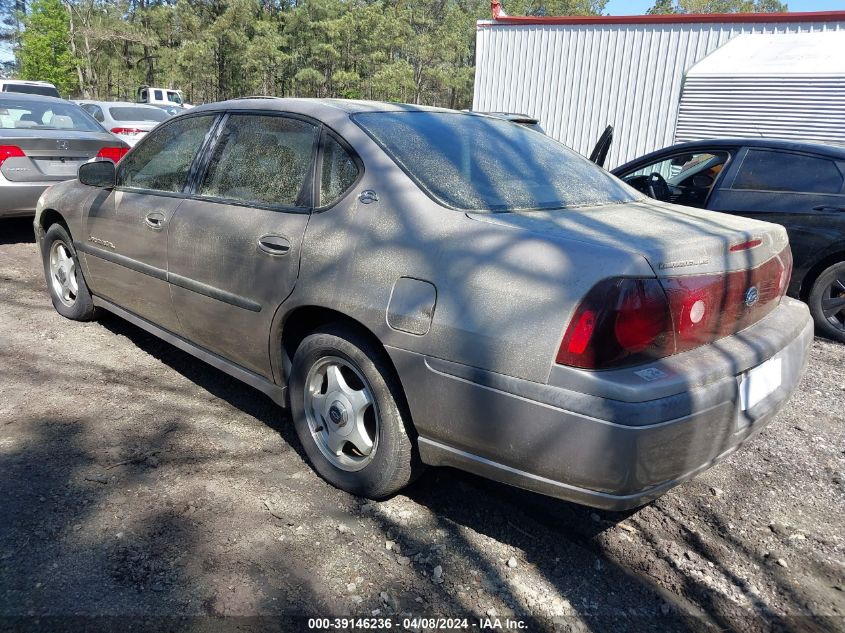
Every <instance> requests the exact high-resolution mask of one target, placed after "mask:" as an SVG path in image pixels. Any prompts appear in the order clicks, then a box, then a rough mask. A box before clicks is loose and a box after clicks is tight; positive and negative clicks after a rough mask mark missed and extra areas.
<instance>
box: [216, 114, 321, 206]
mask: <svg viewBox="0 0 845 633" xmlns="http://www.w3.org/2000/svg"><path fill="white" fill-rule="evenodd" d="M316 140H317V126H315V125H313V124H311V123H308V122H306V121H300V120H299V119H289V118H286V117H281V116H267V115H240V114H235V115H231V116H230V117H229V119H228V120H227V121H226V126H225V128H224V129H223V132H222V134H221V136H220V140H219V141H218V143H217V146H216V147H215V148H214V154H213V155H212V157H211V162H210V163H209V166H208V171H207V172H206V175H205V178H204V179H203V182H202V187H201V189H200V195H202V196H209V197H212V198H224V199H227V200H235V201H238V202H246V203H252V204H259V205H271V206H281V207H305V206H308V205H309V204H310V200H309V198H310V196H309V195H308V193H309V191H308V189H309V187H308V186H307V183H309V182H311V179H310V178H309V176H310V173H311V165H312V162H313V160H314V148H315V144H316Z"/></svg>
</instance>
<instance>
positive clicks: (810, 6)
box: [505, 0, 845, 15]
mask: <svg viewBox="0 0 845 633" xmlns="http://www.w3.org/2000/svg"><path fill="white" fill-rule="evenodd" d="M784 1H785V2H786V5H787V6H788V7H789V10H790V11H836V10H839V11H841V10H845V0H784ZM505 5H506V6H507V3H505ZM653 5H654V0H610V1H609V2H608V3H607V6H606V7H605V10H604V11H605V13H607V14H608V15H638V14H640V13H645V12H646V11H648V10H649V8H651V7H652V6H653Z"/></svg>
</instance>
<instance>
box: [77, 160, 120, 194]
mask: <svg viewBox="0 0 845 633" xmlns="http://www.w3.org/2000/svg"><path fill="white" fill-rule="evenodd" d="M116 173H117V172H116V171H115V168H114V163H113V162H111V161H110V160H95V161H93V162H90V163H85V164H84V165H80V166H79V173H78V178H79V182H81V183H82V184H83V185H88V186H89V187H114V181H115V176H116Z"/></svg>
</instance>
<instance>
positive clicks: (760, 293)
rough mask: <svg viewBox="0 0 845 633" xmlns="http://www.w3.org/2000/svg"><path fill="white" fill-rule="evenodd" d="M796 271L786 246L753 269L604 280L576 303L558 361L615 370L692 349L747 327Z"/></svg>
mask: <svg viewBox="0 0 845 633" xmlns="http://www.w3.org/2000/svg"><path fill="white" fill-rule="evenodd" d="M791 273H792V253H791V251H790V250H789V247H788V246H787V247H786V248H785V249H784V250H783V252H781V253H780V254H779V255H778V256H776V257H773V258H772V259H770V260H769V261H767V262H765V263H764V264H761V265H760V266H758V267H757V268H753V269H750V270H742V271H735V272H730V273H723V274H714V275H692V276H688V277H670V278H666V279H660V280H658V279H654V278H652V279H634V278H615V279H606V280H604V281H601V282H599V283H598V284H597V285H596V286H594V287H593V289H592V290H590V292H588V293H587V296H586V297H585V298H584V300H583V301H582V302H581V305H579V306H578V309H577V310H576V311H575V315H574V316H573V317H572V320H571V321H570V323H569V326H568V327H567V330H566V333H565V334H564V336H563V340H562V341H561V344H560V348H559V349H558V353H557V359H556V360H557V363H558V364H560V365H570V366H572V367H580V368H583V369H609V368H614V367H622V366H626V365H634V364H637V363H641V362H647V361H648V360H653V359H655V358H663V357H665V356H670V355H672V354H677V353H679V352H685V351H688V350H691V349H693V348H695V347H698V346H700V345H705V344H707V343H711V342H713V341H715V340H717V339H720V338H722V337H725V336H728V335H730V334H734V333H736V332H739V331H740V330H743V329H745V328H746V327H748V326H749V325H752V324H753V323H755V322H757V321H759V320H760V319H762V318H763V317H764V316H766V315H767V314H768V313H769V312H771V311H772V310H773V309H774V308H775V307H777V305H778V303H779V302H780V298H781V297H782V296H783V294H784V293H785V292H786V288H787V287H788V285H789V277H790V275H791Z"/></svg>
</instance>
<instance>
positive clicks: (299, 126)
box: [168, 112, 320, 377]
mask: <svg viewBox="0 0 845 633" xmlns="http://www.w3.org/2000/svg"><path fill="white" fill-rule="evenodd" d="M319 131H320V128H319V125H317V124H315V123H314V122H312V121H309V120H305V119H303V118H300V117H295V116H293V115H290V116H289V115H284V114H280V113H251V112H236V113H231V114H229V115H228V116H227V117H226V119H225V120H224V121H222V122H221V125H220V127H219V130H218V133H217V138H216V139H215V141H214V145H213V147H211V148H210V150H209V151H208V152H207V156H206V162H207V165H206V166H205V167H204V168H203V170H202V173H200V174H199V176H198V178H197V182H196V183H195V185H194V192H193V194H194V195H192V196H191V198H190V199H188V200H186V201H185V202H184V203H183V204H182V205H181V206H180V207H179V209H178V211H177V212H176V215H175V216H174V218H173V221H172V223H171V227H170V235H169V240H170V242H169V248H168V259H169V273H170V274H169V278H170V283H171V291H172V296H173V304H174V306H175V309H176V314H177V316H178V318H179V321H180V323H181V324H182V327H183V330H184V333H185V336H186V337H187V338H189V339H190V340H192V341H193V342H195V343H197V344H199V345H201V346H202V347H204V348H206V349H208V350H210V351H213V352H216V353H217V354H219V355H221V356H223V357H225V358H227V359H229V360H231V361H232V362H235V363H237V364H238V365H240V366H242V367H244V368H247V369H249V370H251V371H254V372H256V373H258V374H261V375H263V376H266V377H271V375H272V371H271V367H270V350H269V338H270V337H269V333H270V326H271V323H272V320H273V315H274V313H275V311H276V309H277V308H278V306H279V305H280V304H281V303H282V302H283V301H284V300H285V299H286V298H287V297H288V296H289V295H290V293H291V292H292V290H293V288H294V285H295V284H296V279H297V276H298V274H299V259H300V248H301V245H302V239H303V236H304V234H305V228H306V225H307V224H308V218H309V213H310V211H311V206H312V189H313V174H314V166H315V159H316V153H317V141H318V138H319Z"/></svg>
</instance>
